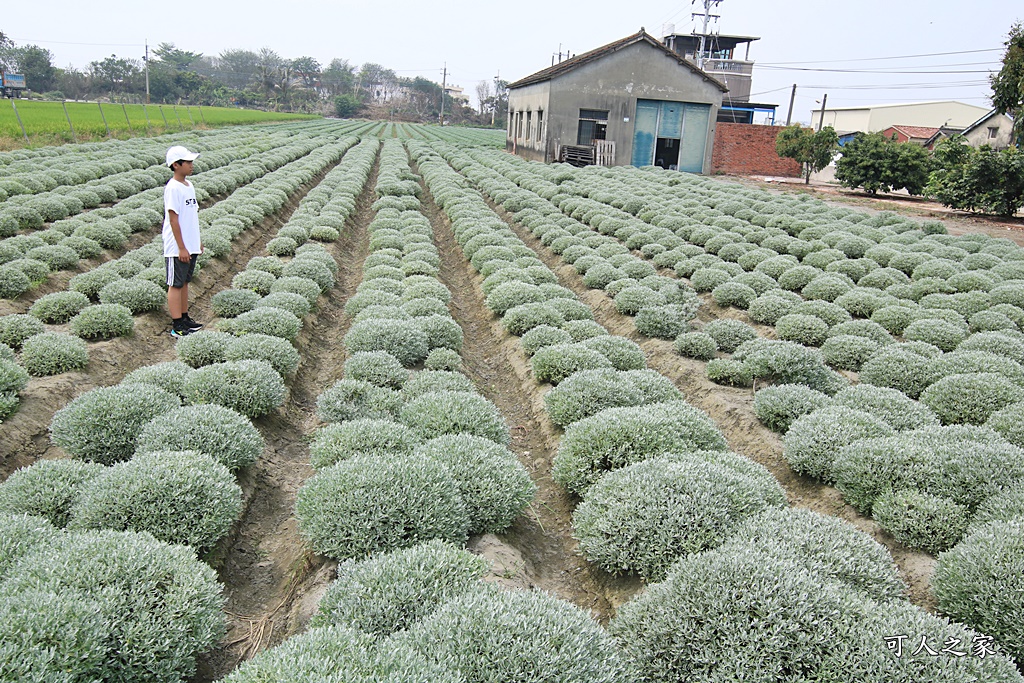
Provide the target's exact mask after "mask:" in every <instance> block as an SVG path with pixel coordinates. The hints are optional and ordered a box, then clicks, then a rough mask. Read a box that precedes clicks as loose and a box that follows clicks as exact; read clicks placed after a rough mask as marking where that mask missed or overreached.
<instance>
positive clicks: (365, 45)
mask: <svg viewBox="0 0 1024 683" xmlns="http://www.w3.org/2000/svg"><path fill="white" fill-rule="evenodd" d="M697 2H698V5H702V4H703V0H697ZM698 5H691V3H690V2H679V1H662V2H655V1H654V0H626V1H623V0H615V1H612V0H590V2H551V1H550V0H546V1H545V0H513V1H512V2H501V1H498V2H487V1H486V0H483V1H481V0H472V1H470V0H453V1H448V2H446V1H444V0H438V1H435V2H411V1H403V2H388V1H384V2H366V1H365V0H363V1H360V2H350V1H347V0H341V1H335V2H313V1H311V0H291V1H290V2H271V1H270V0H244V1H243V0H209V1H207V2H188V0H185V1H184V2H174V3H171V2H159V3H157V2H150V3H145V4H140V3H138V2H137V1H136V0H132V1H131V2H129V1H128V0H106V1H105V2H102V3H100V4H98V5H93V6H91V7H89V8H86V7H85V6H84V5H83V4H82V3H81V2H79V1H78V0H75V1H71V0H37V1H35V2H17V3H7V4H6V6H5V8H4V11H3V13H2V15H0V31H3V32H4V33H6V34H7V35H8V36H10V37H11V38H13V39H14V41H15V42H16V43H17V44H18V45H24V44H30V43H34V44H37V45H40V46H42V47H45V48H47V49H49V50H50V51H51V52H52V53H53V55H54V57H55V63H56V65H58V66H62V67H63V66H67V65H69V64H72V65H74V66H76V67H78V68H85V67H87V65H88V64H89V62H91V61H94V60H99V59H102V58H104V57H106V56H108V55H110V54H116V55H118V56H119V57H133V58H140V57H141V56H142V54H143V44H144V42H145V41H147V40H148V41H149V45H150V47H152V46H154V45H157V44H159V43H161V42H171V43H174V44H175V45H176V46H177V47H179V48H181V49H183V50H191V51H194V52H201V53H203V54H206V55H217V54H219V53H220V52H222V51H223V50H225V49H229V48H242V49H250V50H258V49H259V48H261V47H270V48H272V49H274V50H275V51H277V52H278V54H280V55H281V56H283V57H288V58H293V57H301V56H306V55H308V56H312V57H314V58H316V59H317V60H319V61H320V62H321V63H322V64H323V65H324V66H326V65H327V63H328V62H329V61H330V60H331V59H333V58H335V57H341V58H344V59H348V60H349V62H351V63H353V64H362V63H364V62H375V63H378V64H382V65H384V66H385V67H388V68H391V69H394V70H395V71H396V72H397V73H398V75H400V76H406V77H413V76H423V77H425V78H429V79H431V80H435V81H437V82H440V81H441V70H442V68H443V67H444V66H445V65H446V64H447V68H448V82H449V83H454V84H457V85H460V86H462V87H463V88H464V89H465V91H466V93H467V94H469V95H470V96H471V97H474V100H475V96H474V91H475V87H476V84H477V83H478V82H479V81H481V80H492V79H493V78H494V77H495V76H497V75H498V74H499V73H500V75H501V78H502V79H505V80H509V81H514V80H516V79H519V78H522V77H524V76H527V75H529V74H531V73H533V72H534V71H537V70H539V69H542V68H544V67H547V66H550V65H551V59H552V55H554V54H556V53H557V52H558V51H559V49H561V50H562V52H563V53H564V52H565V51H566V50H571V51H572V53H574V54H575V53H579V52H585V51H587V50H590V49H593V48H595V47H599V46H601V45H603V44H605V43H608V42H611V41H613V40H617V39H618V38H622V37H624V36H626V35H629V34H631V33H634V32H636V31H637V30H638V29H639V28H640V27H641V26H643V27H645V28H646V29H647V32H648V33H651V34H652V35H655V36H656V37H658V38H661V37H662V35H663V30H664V28H665V26H666V25H667V24H674V26H675V31H676V32H678V33H688V32H690V31H691V30H692V28H693V27H694V23H693V22H692V20H691V12H695V11H700V7H699V6H698ZM714 13H715V14H719V15H720V16H721V18H720V19H718V20H717V21H716V22H715V23H713V24H712V28H713V29H717V30H718V31H719V32H720V33H723V34H731V35H747V36H758V37H760V40H759V41H756V42H754V43H753V44H752V46H751V49H750V58H751V59H752V60H754V62H755V68H754V79H753V89H752V99H753V100H755V101H759V102H767V103H775V104H778V105H779V110H778V111H779V114H778V116H779V118H781V119H783V120H784V119H785V116H786V111H787V109H788V106H789V95H790V87H791V86H792V84H794V83H795V84H797V98H796V106H795V108H794V114H793V118H794V119H795V120H801V121H804V122H809V121H810V118H811V114H810V112H811V110H812V109H813V108H815V106H816V105H815V102H816V101H819V100H820V99H821V97H822V95H823V94H824V93H828V104H829V105H830V106H853V105H858V104H879V103H893V102H910V101H927V100H945V99H956V100H960V101H963V102H967V103H970V104H975V105H979V106H988V105H989V104H990V102H989V100H988V97H987V96H988V95H989V93H990V89H989V86H988V78H987V75H988V72H989V71H992V70H998V68H999V60H1000V58H1001V56H1002V53H1003V42H1004V40H1005V38H1006V34H1007V32H1008V31H1009V29H1010V26H1011V25H1012V24H1013V22H1014V21H1016V20H1018V19H1020V20H1024V5H1021V4H1020V3H1018V2H1015V1H1013V0H975V1H974V2H970V3H964V2H957V3H954V2H952V1H951V0H896V1H889V2H881V1H879V0H866V1H864V2H848V3H843V4H840V3H834V2H827V1H823V0H818V1H816V2H811V1H809V0H788V1H787V2H768V1H767V0H723V1H722V2H721V4H720V5H719V6H718V8H717V9H716V10H715V12H714ZM950 52H963V53H964V54H941V55H937V56H921V57H913V58H905V59H888V58H893V57H903V56H909V55H931V54H935V53H950ZM740 56H742V55H740ZM556 59H557V57H556ZM794 67H803V68H805V69H834V70H848V71H860V72H864V71H871V72H872V73H840V72H834V71H801V70H794ZM882 71H886V72H888V73H879V72H882ZM899 71H902V72H925V73H891V72H899ZM935 72H945V73H935ZM951 72H953V73H951ZM955 72H963V73H955ZM817 106H820V105H817ZM758 122H760V120H759V121H758Z"/></svg>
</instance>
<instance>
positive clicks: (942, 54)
mask: <svg viewBox="0 0 1024 683" xmlns="http://www.w3.org/2000/svg"><path fill="white" fill-rule="evenodd" d="M1002 51H1003V48H1001V47H991V48H985V49H983V50H957V51H955V52H930V53H927V54H920V55H897V56H894V57H861V58H858V59H825V60H821V61H816V62H806V61H801V62H776V64H778V65H780V66H781V65H788V64H836V63H841V64H844V63H846V62H877V61H883V60H889V59H917V58H918V57H945V56H946V55H970V54H977V53H979V52H1002Z"/></svg>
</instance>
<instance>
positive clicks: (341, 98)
mask: <svg viewBox="0 0 1024 683" xmlns="http://www.w3.org/2000/svg"><path fill="white" fill-rule="evenodd" d="M362 106H363V103H362V102H360V101H359V98H358V97H356V96H355V95H351V94H346V95H338V96H337V97H335V98H334V113H335V114H337V115H338V117H339V118H342V119H350V118H352V117H353V116H355V115H356V114H358V113H359V110H360V109H361V108H362Z"/></svg>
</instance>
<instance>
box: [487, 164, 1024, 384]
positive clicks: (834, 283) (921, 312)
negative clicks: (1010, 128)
mask: <svg viewBox="0 0 1024 683" xmlns="http://www.w3.org/2000/svg"><path fill="white" fill-rule="evenodd" d="M476 156H477V157H478V158H482V159H485V160H487V161H489V162H490V163H492V165H493V166H495V167H496V168H499V169H501V170H502V172H503V173H504V174H505V175H506V176H508V177H509V178H511V179H512V180H514V181H515V182H517V183H518V184H519V185H520V186H521V187H522V188H523V190H521V191H520V192H519V193H518V194H516V193H513V194H512V196H510V197H509V198H508V199H506V200H505V201H507V202H510V203H511V204H513V205H515V204H518V203H522V202H526V201H533V200H534V198H533V197H531V196H530V195H529V194H527V193H526V190H529V191H532V192H534V193H536V194H539V195H540V196H542V197H548V198H550V199H552V202H553V203H555V204H557V205H558V206H559V207H560V208H561V209H562V210H563V211H564V212H565V213H567V214H568V215H570V216H573V217H578V218H580V220H583V221H584V222H588V223H589V224H590V225H591V226H593V227H595V228H596V229H597V230H598V231H600V232H602V233H605V234H612V235H615V236H616V237H618V238H619V239H620V240H621V241H623V242H624V243H625V245H626V246H627V247H629V248H631V249H639V250H640V251H641V252H642V253H643V255H645V256H648V257H650V258H652V259H653V262H654V263H655V264H656V265H661V266H668V267H675V268H676V270H677V272H678V273H679V274H680V275H681V276H684V277H689V278H691V281H692V282H693V283H694V287H695V288H697V289H698V290H699V291H710V292H712V295H713V298H715V300H716V301H717V302H718V303H720V304H723V305H739V306H741V307H744V308H747V307H748V306H749V310H750V314H751V318H752V319H753V320H755V321H756V322H761V323H765V324H772V325H776V324H777V323H778V322H779V321H780V319H783V320H782V327H781V328H777V333H778V336H779V338H781V339H789V340H793V341H798V342H801V343H810V344H815V345H816V344H820V343H823V342H826V340H827V339H829V338H831V337H835V336H843V337H844V338H843V339H842V340H837V341H836V342H834V343H829V344H828V345H827V347H826V348H823V352H825V357H826V358H827V359H828V360H829V361H830V364H833V365H834V366H835V367H839V368H842V369H857V366H858V365H859V363H860V362H862V361H863V359H864V358H865V357H866V355H868V354H869V353H870V352H871V351H873V350H875V345H884V344H886V343H888V342H889V341H890V340H891V336H889V335H886V334H885V332H889V333H892V334H897V335H903V334H904V333H905V330H906V328H907V327H908V326H911V328H910V332H909V335H908V336H907V338H908V339H911V340H920V341H927V342H930V343H934V344H935V345H937V346H940V348H944V350H949V349H950V348H951V347H953V346H955V345H956V344H957V343H959V342H960V341H961V340H962V339H963V337H965V336H966V334H967V333H969V332H985V331H991V330H997V329H998V330H1010V331H1017V324H1018V323H1020V322H1022V321H1024V310H1021V309H1020V307H1019V306H1017V305H1016V304H1018V303H1022V302H1024V297H1022V295H1021V292H1022V291H1024V290H1022V289H1021V287H1020V285H1019V284H1018V281H1017V280H1016V279H1015V278H1017V277H1018V276H1019V275H1020V274H1021V272H1020V271H1021V268H1020V267H1019V266H1018V265H1016V264H1015V262H1016V261H1018V260H1019V259H1021V258H1022V253H1021V251H1020V249H1018V248H1017V247H1016V246H1015V245H1013V244H1012V243H1010V242H1009V241H1008V240H996V239H992V238H988V237H986V236H979V235H965V236H960V237H952V236H948V235H943V234H936V233H940V232H942V228H941V224H938V223H929V224H925V225H921V226H918V225H917V224H915V223H913V222H912V221H907V220H905V219H902V218H900V217H898V216H894V215H892V214H881V215H879V216H876V217H868V216H866V215H864V214H858V213H856V212H853V211H851V210H849V209H835V208H830V207H828V206H827V205H825V204H823V203H821V202H816V201H808V200H806V199H793V198H790V197H781V198H780V197H773V196H771V195H766V194H765V193H762V192H759V191H756V190H747V189H744V188H732V187H728V186H722V184H721V183H716V182H715V181H708V180H693V179H672V178H666V177H663V176H661V175H660V174H651V173H646V172H639V171H630V170H627V169H601V170H597V169H590V170H588V171H587V172H581V173H571V172H569V171H567V170H565V169H558V168H552V169H547V170H545V169H541V168H538V167H536V165H529V164H525V163H523V162H521V161H520V160H516V159H509V158H505V157H504V156H501V157H497V156H495V155H491V154H489V153H487V152H483V151H478V152H476ZM627 179H628V182H627ZM638 188H640V190H639V191H638ZM644 190H649V191H648V192H645V191H644ZM655 190H656V192H655ZM715 207H720V208H715ZM751 207H753V208H751ZM755 210H759V211H763V212H765V215H764V216H760V217H758V215H756V211H755ZM765 216H770V219H767V220H765ZM762 224H763V225H762ZM652 226H654V227H652ZM918 228H919V229H918ZM851 231H852V232H851ZM791 233H796V234H798V235H799V238H797V237H795V236H793V234H791ZM741 238H742V239H741ZM716 240H717V241H716ZM802 240H803V241H802ZM807 241H810V242H812V243H813V244H812V247H811V248H809V249H801V248H798V247H800V245H801V244H806V243H807ZM872 245H873V246H872ZM741 247H742V248H741ZM837 247H841V248H837ZM872 249H873V250H874V251H872ZM860 250H863V251H865V252H870V253H864V254H862V253H860ZM720 252H722V253H720ZM790 252H792V253H790ZM890 259H895V262H894V263H891V264H890V263H889V261H890ZM1015 268H1016V270H1014V269H1015ZM812 281H814V283H815V284H813V286H812ZM894 285H898V286H897V287H893V286H894ZM719 287H722V289H721V290H720V291H718V288H719ZM808 287H810V289H809V290H808V289H807V288H808ZM793 290H796V291H801V292H803V293H804V297H806V298H808V299H810V300H811V301H810V302H809V303H812V304H813V306H811V307H808V305H807V304H804V303H803V298H804V297H800V296H799V295H797V294H795V293H794V291H793ZM805 290H806V291H805ZM890 290H891V291H890ZM716 291H718V294H717V295H716V294H715V292H716ZM833 303H834V305H831V306H830V305H829V304H833ZM989 306H993V307H998V310H995V311H989V310H986V309H987V308H988V307H989ZM951 311H955V312H956V313H959V314H960V315H958V316H951V315H950V312H951ZM789 315H801V316H804V315H811V316H815V317H821V318H822V321H823V322H825V323H827V324H828V325H829V327H830V328H832V327H834V326H835V325H837V324H838V323H839V322H844V320H842V319H840V320H838V321H837V319H836V318H837V316H839V317H840V318H845V321H849V320H850V319H851V316H854V317H863V318H872V321H873V322H877V323H879V325H880V326H881V328H885V329H884V330H883V329H881V328H880V327H879V325H871V324H869V323H868V322H867V321H864V322H863V323H861V324H860V326H859V327H857V326H851V329H848V330H830V332H829V334H826V333H825V330H824V328H823V327H822V325H821V323H820V322H819V321H815V320H811V319H810V318H807V317H801V318H789V317H788V316H789ZM961 316H962V317H961ZM951 318H952V319H951ZM940 321H941V322H940ZM944 323H950V324H952V325H956V326H958V327H960V328H962V332H960V331H957V330H955V329H953V328H952V327H950V325H947V324H944ZM852 336H856V337H862V339H849V337H852ZM865 339H867V340H869V341H864V340H865ZM692 344H693V340H687V341H686V342H685V344H684V346H685V347H686V348H689V347H690V346H691V345H692ZM700 346H703V345H700ZM851 346H854V347H856V348H850V347H851Z"/></svg>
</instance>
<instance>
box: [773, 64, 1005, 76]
mask: <svg viewBox="0 0 1024 683" xmlns="http://www.w3.org/2000/svg"><path fill="white" fill-rule="evenodd" d="M754 66H755V67H756V68H759V69H770V70H772V71H814V72H818V73H833V74H893V75H905V74H911V75H912V74H934V75H948V74H987V73H992V69H983V70H980V69H974V70H968V69H950V70H948V71H891V70H885V69H811V68H807V67H800V66H773V65H771V64H755V65H754Z"/></svg>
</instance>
